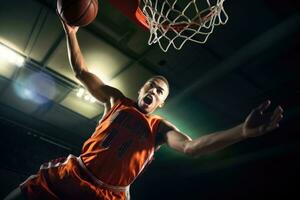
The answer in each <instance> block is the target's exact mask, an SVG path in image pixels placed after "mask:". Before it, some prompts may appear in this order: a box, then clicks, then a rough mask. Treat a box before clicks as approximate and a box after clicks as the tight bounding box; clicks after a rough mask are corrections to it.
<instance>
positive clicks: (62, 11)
mask: <svg viewBox="0 0 300 200" xmlns="http://www.w3.org/2000/svg"><path fill="white" fill-rule="evenodd" d="M57 12H58V14H59V15H60V16H61V18H62V19H63V20H64V21H65V22H66V23H67V24H69V25H71V26H86V25H88V24H90V23H91V22H93V21H94V19H95V18H96V16H97V13H98V0H57Z"/></svg>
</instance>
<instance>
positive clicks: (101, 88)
mask: <svg viewBox="0 0 300 200" xmlns="http://www.w3.org/2000/svg"><path fill="white" fill-rule="evenodd" d="M77 78H78V79H79V80H80V82H81V83H82V84H84V86H85V87H86V88H87V90H88V91H89V92H90V93H91V95H93V96H94V97H95V98H96V99H98V100H99V101H100V102H102V103H107V102H109V101H110V100H111V98H115V99H116V98H122V97H123V94H122V93H121V91H120V90H118V89H116V88H114V87H111V86H109V85H106V84H105V83H104V82H103V81H102V80H101V79H100V78H99V77H98V76H96V75H95V74H93V73H91V72H89V71H82V72H81V73H80V75H78V76H77Z"/></svg>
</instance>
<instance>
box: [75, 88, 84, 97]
mask: <svg viewBox="0 0 300 200" xmlns="http://www.w3.org/2000/svg"><path fill="white" fill-rule="evenodd" d="M83 94H84V89H83V88H79V90H78V92H77V94H76V95H77V96H78V97H82V96H83Z"/></svg>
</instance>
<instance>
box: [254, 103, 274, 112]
mask: <svg viewBox="0 0 300 200" xmlns="http://www.w3.org/2000/svg"><path fill="white" fill-rule="evenodd" d="M270 105H271V101H270V100H267V101H265V102H263V103H262V104H260V105H259V106H258V108H257V110H258V111H259V112H260V114H262V113H263V112H264V111H265V110H267V109H268V107H269V106H270Z"/></svg>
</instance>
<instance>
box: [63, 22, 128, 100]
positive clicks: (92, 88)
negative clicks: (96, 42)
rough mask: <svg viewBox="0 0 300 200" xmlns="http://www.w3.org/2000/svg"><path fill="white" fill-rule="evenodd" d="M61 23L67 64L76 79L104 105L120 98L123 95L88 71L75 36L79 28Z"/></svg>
mask: <svg viewBox="0 0 300 200" xmlns="http://www.w3.org/2000/svg"><path fill="white" fill-rule="evenodd" d="M61 22H62V25H63V28H64V30H65V33H66V39H67V48H68V57H69V62H70V65H71V67H72V69H73V71H74V73H75V76H76V78H77V79H78V80H79V81H80V82H81V83H82V84H83V85H84V86H85V87H86V88H87V89H88V90H89V92H90V93H91V94H92V95H93V96H94V97H95V98H96V99H98V100H99V101H100V102H102V103H104V104H105V105H107V104H110V103H111V102H114V101H116V100H117V99H119V98H122V97H123V94H122V93H121V92H120V91H119V90H118V89H116V88H113V87H110V86H108V85H106V84H105V83H104V82H103V81H102V80H101V79H100V78H99V77H98V76H96V75H95V74H93V73H91V72H90V71H89V70H88V68H87V66H86V64H85V61H84V58H83V56H82V53H81V50H80V47H79V43H78V40H77V36H76V34H77V31H78V28H79V27H76V26H69V25H68V24H66V23H65V22H64V21H63V20H62V19H61Z"/></svg>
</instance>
